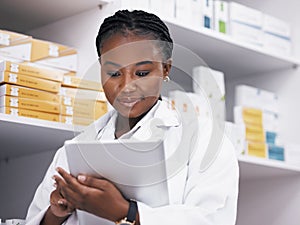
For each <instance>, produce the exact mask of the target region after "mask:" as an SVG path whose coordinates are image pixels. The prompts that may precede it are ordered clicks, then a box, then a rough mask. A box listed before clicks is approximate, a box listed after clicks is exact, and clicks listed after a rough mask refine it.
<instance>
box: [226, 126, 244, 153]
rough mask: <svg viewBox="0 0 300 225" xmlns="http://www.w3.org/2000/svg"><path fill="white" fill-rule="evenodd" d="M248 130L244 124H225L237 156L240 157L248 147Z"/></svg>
mask: <svg viewBox="0 0 300 225" xmlns="http://www.w3.org/2000/svg"><path fill="white" fill-rule="evenodd" d="M245 130H246V128H245V125H244V124H243V123H239V124H235V123H231V122H227V121H226V122H225V134H226V135H227V137H228V138H229V140H230V141H231V142H232V144H233V146H234V148H235V152H236V154H237V155H240V154H242V153H244V152H245V150H246V145H245V140H246V132H245Z"/></svg>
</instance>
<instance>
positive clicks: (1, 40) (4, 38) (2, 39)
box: [0, 33, 9, 45]
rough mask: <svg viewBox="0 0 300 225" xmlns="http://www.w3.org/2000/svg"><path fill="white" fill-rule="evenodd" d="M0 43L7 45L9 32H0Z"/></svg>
mask: <svg viewBox="0 0 300 225" xmlns="http://www.w3.org/2000/svg"><path fill="white" fill-rule="evenodd" d="M0 45H9V34H3V33H0Z"/></svg>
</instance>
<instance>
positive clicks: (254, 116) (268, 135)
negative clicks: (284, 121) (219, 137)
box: [234, 85, 284, 161]
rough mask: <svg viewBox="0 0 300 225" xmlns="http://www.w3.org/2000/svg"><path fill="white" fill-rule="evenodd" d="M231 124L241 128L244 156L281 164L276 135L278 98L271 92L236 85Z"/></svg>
mask: <svg viewBox="0 0 300 225" xmlns="http://www.w3.org/2000/svg"><path fill="white" fill-rule="evenodd" d="M235 105H236V106H235V108H234V121H235V123H237V124H241V123H242V124H244V125H245V130H246V141H247V146H248V147H247V150H246V154H248V155H252V156H258V157H263V158H269V159H276V160H281V161H284V147H283V146H281V145H280V143H278V141H277V136H278V132H279V128H278V127H279V116H278V115H279V107H278V97H277V95H276V94H274V93H272V92H268V91H265V90H261V89H258V88H254V87H250V86H246V85H238V86H237V87H236V92H235Z"/></svg>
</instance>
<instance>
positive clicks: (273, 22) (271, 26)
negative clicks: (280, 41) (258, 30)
mask: <svg viewBox="0 0 300 225" xmlns="http://www.w3.org/2000/svg"><path fill="white" fill-rule="evenodd" d="M262 28H263V31H264V32H266V33H271V34H276V35H279V36H282V37H285V38H290V37H291V26H290V24H288V23H287V22H285V21H283V20H280V19H278V18H275V17H273V16H270V15H266V14H264V17H263V26H262Z"/></svg>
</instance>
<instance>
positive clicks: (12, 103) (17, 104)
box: [9, 98, 19, 107]
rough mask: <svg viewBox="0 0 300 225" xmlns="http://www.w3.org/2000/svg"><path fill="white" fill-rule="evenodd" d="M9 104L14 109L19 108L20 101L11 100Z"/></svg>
mask: <svg viewBox="0 0 300 225" xmlns="http://www.w3.org/2000/svg"><path fill="white" fill-rule="evenodd" d="M9 104H10V106H12V107H18V106H19V100H18V99H17V98H10V101H9Z"/></svg>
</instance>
